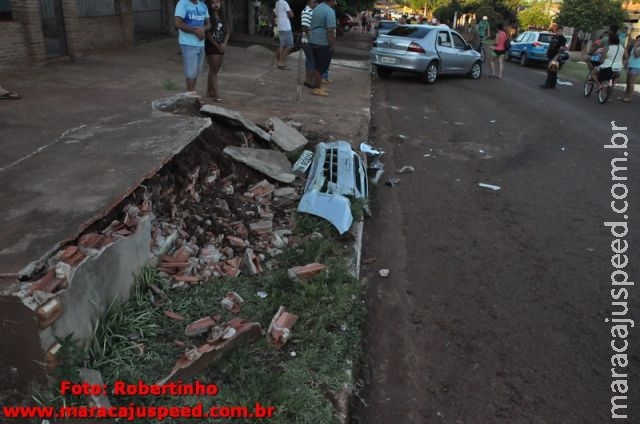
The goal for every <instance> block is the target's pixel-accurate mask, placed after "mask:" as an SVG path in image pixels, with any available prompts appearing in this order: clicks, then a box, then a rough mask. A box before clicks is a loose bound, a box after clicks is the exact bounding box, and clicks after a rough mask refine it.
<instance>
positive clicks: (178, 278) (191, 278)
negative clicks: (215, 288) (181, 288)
mask: <svg viewBox="0 0 640 424" xmlns="http://www.w3.org/2000/svg"><path fill="white" fill-rule="evenodd" d="M173 279H174V280H176V281H183V282H185V283H197V282H199V281H200V277H198V276H196V275H182V274H178V275H174V276H173Z"/></svg>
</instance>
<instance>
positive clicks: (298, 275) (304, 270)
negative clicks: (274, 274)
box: [287, 262, 327, 282]
mask: <svg viewBox="0 0 640 424" xmlns="http://www.w3.org/2000/svg"><path fill="white" fill-rule="evenodd" d="M325 269H327V266H326V265H324V264H320V263H317V262H314V263H310V264H307V265H304V266H294V267H292V268H289V270H288V271H287V275H289V278H291V279H292V280H293V281H298V282H300V281H307V280H310V279H311V278H313V277H314V276H316V275H318V274H319V273H321V272H322V271H324V270H325Z"/></svg>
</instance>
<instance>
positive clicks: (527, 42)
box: [507, 31, 571, 66]
mask: <svg viewBox="0 0 640 424" xmlns="http://www.w3.org/2000/svg"><path fill="white" fill-rule="evenodd" d="M551 37H553V34H552V33H550V32H538V31H525V32H523V33H522V34H520V35H518V37H517V38H516V39H515V40H514V41H512V42H511V48H510V49H509V51H508V52H507V60H511V59H518V60H519V61H520V65H522V66H528V65H530V64H532V63H536V62H537V63H547V62H548V61H549V59H548V58H547V51H548V50H549V42H550V41H551ZM570 42H571V40H570V39H569V41H568V42H567V43H570ZM568 58H569V53H567V52H565V53H564V54H563V56H562V57H561V58H560V61H561V62H562V61H566V60H567V59H568Z"/></svg>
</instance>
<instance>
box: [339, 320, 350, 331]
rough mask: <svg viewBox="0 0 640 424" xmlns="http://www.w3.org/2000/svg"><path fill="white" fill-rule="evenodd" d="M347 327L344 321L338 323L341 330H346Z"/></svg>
mask: <svg viewBox="0 0 640 424" xmlns="http://www.w3.org/2000/svg"><path fill="white" fill-rule="evenodd" d="M348 329H349V326H348V325H347V324H346V323H344V322H343V323H342V324H340V330H342V331H347V330H348Z"/></svg>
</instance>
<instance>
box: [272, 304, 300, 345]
mask: <svg viewBox="0 0 640 424" xmlns="http://www.w3.org/2000/svg"><path fill="white" fill-rule="evenodd" d="M297 320H298V316H297V315H294V314H291V313H289V312H287V311H286V310H285V307H284V306H280V308H279V309H278V312H276V314H275V315H274V316H273V319H272V320H271V324H269V329H268V330H267V334H268V336H269V340H270V341H271V342H272V343H273V344H274V345H275V346H276V348H280V347H282V346H283V345H284V344H285V343H286V342H287V341H288V340H289V339H290V338H291V336H292V335H293V333H292V332H291V328H293V325H294V324H295V323H296V321H297Z"/></svg>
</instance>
